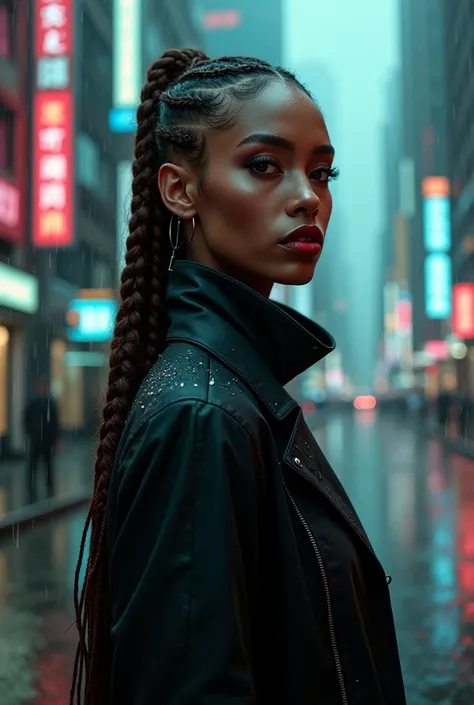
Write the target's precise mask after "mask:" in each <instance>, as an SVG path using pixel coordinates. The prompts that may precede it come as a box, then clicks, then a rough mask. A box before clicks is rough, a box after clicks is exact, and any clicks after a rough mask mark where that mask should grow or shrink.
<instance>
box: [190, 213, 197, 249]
mask: <svg viewBox="0 0 474 705" xmlns="http://www.w3.org/2000/svg"><path fill="white" fill-rule="evenodd" d="M191 222H192V224H193V231H192V233H191V237H190V238H189V243H188V244H189V245H190V244H191V243H192V241H193V239H194V233H195V231H196V220H195V218H194V217H193V218H191Z"/></svg>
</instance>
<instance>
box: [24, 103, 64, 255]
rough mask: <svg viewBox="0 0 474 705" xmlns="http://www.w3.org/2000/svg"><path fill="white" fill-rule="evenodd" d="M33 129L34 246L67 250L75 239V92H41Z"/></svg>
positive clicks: (36, 104)
mask: <svg viewBox="0 0 474 705" xmlns="http://www.w3.org/2000/svg"><path fill="white" fill-rule="evenodd" d="M33 129H34V133H33V136H34V157H33V159H34V162H33V163H34V167H33V169H34V170H33V177H34V185H33V210H34V217H33V244H34V245H35V246H36V247H66V246H68V245H71V244H72V243H73V240H74V217H73V216H74V209H73V195H74V190H73V189H74V172H73V147H74V132H73V130H74V126H73V98H72V93H71V91H48V92H45V93H37V94H36V95H35V115H34V127H33Z"/></svg>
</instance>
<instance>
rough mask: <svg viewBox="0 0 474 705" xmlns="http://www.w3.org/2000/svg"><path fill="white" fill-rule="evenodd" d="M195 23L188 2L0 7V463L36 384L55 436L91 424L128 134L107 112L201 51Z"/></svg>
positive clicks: (98, 395) (106, 0) (109, 309)
mask: <svg viewBox="0 0 474 705" xmlns="http://www.w3.org/2000/svg"><path fill="white" fill-rule="evenodd" d="M127 13H128V14H127ZM120 18H121V19H122V20H123V22H122V25H120V24H119V23H118V21H117V20H118V19H120ZM129 20H130V21H132V25H130V23H129ZM133 22H135V24H134V25H133ZM200 22H201V17H200V15H199V14H198V13H197V10H196V8H195V5H194V3H193V2H192V0H178V1H175V2H171V0H162V1H161V2H160V3H144V2H143V0H136V1H135V2H124V1H123V0H57V1H56V2H54V3H51V2H48V1H47V0H2V2H0V456H1V455H2V454H8V453H16V452H21V451H22V450H23V448H24V440H25V439H24V437H23V432H22V414H23V409H24V405H25V402H26V400H27V399H28V397H30V396H31V395H32V394H33V393H34V389H35V385H36V382H38V381H39V380H47V381H48V382H49V383H50V386H51V391H52V393H53V395H54V396H55V397H56V399H57V402H58V406H59V411H60V421H61V426H62V428H63V430H64V431H66V432H67V431H70V432H81V431H85V430H88V431H91V430H92V429H95V428H96V423H97V420H98V408H99V406H100V404H101V401H102V396H103V390H104V387H105V384H106V379H107V374H108V370H107V353H108V345H109V341H110V337H111V330H112V326H113V320H114V315H115V311H116V307H117V288H118V276H119V271H118V270H119V268H120V266H121V260H120V259H119V258H118V256H117V249H118V245H119V244H120V243H119V242H118V240H117V232H118V230H117V223H118V220H119V218H118V217H117V216H118V214H120V218H122V219H123V214H124V212H126V202H125V201H129V197H130V192H129V189H128V190H127V191H125V192H124V191H123V189H122V190H119V191H117V174H118V171H119V169H120V167H121V168H122V172H121V173H122V174H123V173H125V172H124V169H123V166H124V160H125V163H126V164H127V165H128V168H127V171H126V177H127V178H126V181H127V183H128V184H129V183H130V172H131V160H132V158H133V137H134V135H133V132H134V127H133V126H132V128H131V129H130V126H128V128H127V131H126V133H122V134H119V135H117V134H116V131H115V130H113V129H111V124H110V109H111V107H113V106H114V104H115V102H116V96H117V95H119V98H120V99H121V100H122V103H121V105H122V106H123V105H124V104H125V103H126V101H127V99H130V97H132V100H131V105H129V106H128V108H129V110H131V111H132V112H133V113H135V112H136V107H137V103H138V102H139V94H140V87H141V84H142V83H143V81H144V74H145V71H146V68H147V66H148V65H149V64H150V63H151V62H152V61H154V60H155V59H156V58H158V56H159V55H160V53H161V52H162V51H163V50H164V49H165V48H168V47H179V46H182V47H184V46H196V47H201V48H202V46H203V41H202V31H201V26H200ZM126 32H128V33H129V35H128V36H130V33H132V32H135V34H134V37H133V38H134V41H132V42H131V43H130V42H126V41H125V40H124V37H125V33H126ZM121 39H122V40H123V41H120V40H121ZM116 40H118V41H116ZM114 46H115V53H114ZM130 46H131V51H132V54H130ZM117 49H118V51H117ZM131 70H135V71H136V81H133V80H130V79H131V78H133V76H132V77H131V76H130V71H131ZM127 72H128V73H127ZM131 85H133V87H134V90H133V92H132V91H131V90H130V89H129V87H130V86H131ZM132 93H133V95H132ZM123 101H125V103H124V102H123ZM121 225H122V223H121ZM120 236H121V241H122V244H123V240H124V231H123V230H122V232H121V233H120Z"/></svg>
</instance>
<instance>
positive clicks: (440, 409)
mask: <svg viewBox="0 0 474 705" xmlns="http://www.w3.org/2000/svg"><path fill="white" fill-rule="evenodd" d="M436 406H437V417H438V423H439V425H440V426H441V427H442V428H443V430H445V431H446V428H447V424H448V418H449V410H450V408H451V395H450V394H449V392H448V391H447V390H446V389H442V390H441V392H440V394H439V396H438V398H437V404H436Z"/></svg>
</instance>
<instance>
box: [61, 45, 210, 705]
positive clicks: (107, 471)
mask: <svg viewBox="0 0 474 705" xmlns="http://www.w3.org/2000/svg"><path fill="white" fill-rule="evenodd" d="M196 56H202V54H201V53H200V52H199V53H198V52H191V51H190V52H188V53H182V52H167V54H166V55H164V56H163V57H162V58H161V59H160V60H159V61H157V62H156V63H155V64H153V66H152V67H151V68H150V70H149V72H148V82H147V84H146V85H145V87H144V88H143V91H142V96H141V100H142V102H141V104H140V106H139V107H138V110H137V134H136V142H135V161H134V163H133V183H132V203H131V218H130V226H129V228H130V234H129V237H128V239H127V252H126V257H125V261H126V266H125V268H124V270H123V273H122V278H121V290H120V298H121V303H120V307H119V311H118V314H117V319H116V324H115V330H114V336H113V340H112V345H111V353H110V371H109V383H108V390H107V394H106V400H105V407H104V410H103V416H102V425H101V429H100V434H99V444H98V449H97V458H96V462H95V468H94V490H93V496H92V502H91V506H90V509H89V512H88V515H87V519H86V525H85V528H84V533H83V537H82V541H81V548H80V556H79V563H78V566H77V570H76V575H75V590H74V606H75V612H76V624H77V629H78V632H79V643H78V647H77V652H76V659H75V666H74V674H73V683H72V689H71V702H74V699H75V698H76V699H77V703H81V696H82V687H83V684H82V680H83V675H84V673H85V684H84V685H85V698H84V701H85V704H86V705H88V704H89V703H93V702H100V703H106V702H108V695H109V694H108V674H109V669H110V663H109V654H110V648H109V643H108V642H109V622H108V618H107V612H108V595H107V578H106V562H105V550H106V545H105V539H106V505H107V495H108V488H109V484H110V476H111V472H112V467H113V464H114V460H115V454H116V450H117V446H118V442H119V440H120V436H121V433H122V429H123V425H124V423H125V419H126V416H127V413H128V410H129V408H130V405H131V402H132V400H133V397H134V395H135V393H136V390H137V387H138V386H139V384H140V382H141V380H142V379H143V377H144V375H145V373H146V371H147V368H148V369H149V368H150V367H151V365H152V364H153V362H154V360H155V359H156V356H157V354H158V352H159V348H160V346H161V345H162V343H163V340H164V336H165V334H166V330H165V326H164V325H163V323H164V318H163V316H164V292H163V284H162V282H163V276H162V270H163V266H162V262H163V255H164V259H166V244H167V238H166V234H163V225H164V223H165V221H166V217H167V216H166V214H165V211H164V206H163V205H162V203H161V201H160V200H159V199H158V197H157V192H156V181H155V178H156V168H157V158H156V148H155V136H154V129H155V120H156V110H157V105H158V103H159V99H160V95H161V92H162V90H163V89H164V88H166V86H167V85H168V84H169V83H170V80H173V79H174V77H175V76H177V75H179V74H180V73H182V72H183V70H185V69H186V67H187V66H188V65H189V64H190V62H191V61H192V59H193V58H194V57H196ZM158 205H161V207H158ZM163 250H165V252H163ZM150 270H151V271H150ZM150 273H151V276H150ZM89 527H90V528H91V535H90V548H89V559H88V561H87V567H86V575H85V580H84V585H83V588H82V591H81V593H80V594H79V584H80V568H81V564H82V561H83V558H84V553H85V545H86V540H87V533H88V530H89ZM88 645H89V648H88Z"/></svg>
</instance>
